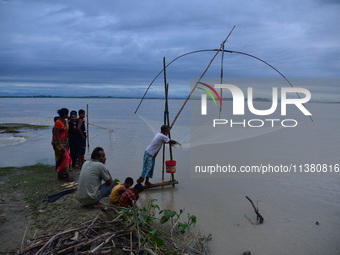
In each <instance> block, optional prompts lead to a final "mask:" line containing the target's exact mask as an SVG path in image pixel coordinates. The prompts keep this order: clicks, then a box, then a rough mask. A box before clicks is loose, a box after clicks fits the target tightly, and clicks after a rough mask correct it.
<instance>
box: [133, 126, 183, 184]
mask: <svg viewBox="0 0 340 255" xmlns="http://www.w3.org/2000/svg"><path fill="white" fill-rule="evenodd" d="M169 131H170V128H169V127H168V126H167V125H163V126H161V132H160V133H157V134H156V135H155V137H154V138H153V139H152V141H151V143H150V144H149V146H148V147H147V148H146V150H145V152H144V158H143V170H142V174H141V176H140V177H139V178H138V180H137V183H143V182H144V180H145V185H146V186H152V184H151V183H150V181H149V178H152V176H153V170H154V167H155V159H156V156H157V154H158V152H159V150H160V149H161V147H162V145H163V143H170V144H177V143H178V142H176V141H175V140H171V139H170V138H169V137H168V134H169Z"/></svg>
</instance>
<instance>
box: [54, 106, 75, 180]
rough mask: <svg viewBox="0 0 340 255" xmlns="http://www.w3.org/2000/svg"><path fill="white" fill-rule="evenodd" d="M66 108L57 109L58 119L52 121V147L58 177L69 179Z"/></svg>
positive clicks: (69, 157) (69, 163)
mask: <svg viewBox="0 0 340 255" xmlns="http://www.w3.org/2000/svg"><path fill="white" fill-rule="evenodd" d="M68 112H69V111H68V109H66V108H62V109H60V110H58V114H59V119H57V120H56V121H55V122H54V127H53V138H52V146H53V149H54V155H55V162H56V168H55V170H56V171H57V172H58V178H59V179H62V180H67V181H71V177H70V175H69V172H70V165H71V164H72V159H71V156H70V152H69V145H68V122H67V118H68Z"/></svg>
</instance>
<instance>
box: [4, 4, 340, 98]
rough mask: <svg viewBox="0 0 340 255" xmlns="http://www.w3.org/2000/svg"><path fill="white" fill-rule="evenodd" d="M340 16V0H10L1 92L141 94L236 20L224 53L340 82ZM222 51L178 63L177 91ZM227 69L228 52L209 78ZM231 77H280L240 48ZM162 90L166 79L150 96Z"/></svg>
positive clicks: (217, 40) (172, 77) (212, 45)
mask: <svg viewBox="0 0 340 255" xmlns="http://www.w3.org/2000/svg"><path fill="white" fill-rule="evenodd" d="M339 12H340V2H339V1H337V0H334V1H332V0H328V1H321V0H303V1H299V2H296V1H292V0H289V1H280V2H272V1H267V0H262V1H250V0H247V1H244V2H239V1H237V2H236V1H221V0H212V1H208V2H197V1H193V0H191V1H178V0H175V1H171V2H163V1H162V2H161V1H150V0H149V1H135V0H134V1H129V2H126V1H124V2H120V1H115V2H113V1H108V0H103V1H88V0H85V1H84V0H82V1H77V0H74V1H65V0H57V1H43V0H26V1H23V0H11V1H7V0H2V1H0V21H1V25H0V39H1V42H2V43H1V44H0V96H32V95H51V96H67V95H71V96H113V97H116V96H125V97H141V96H143V94H144V91H145V89H146V88H147V86H148V85H149V84H150V82H151V81H152V80H153V79H154V78H155V76H156V75H157V74H158V73H159V72H160V71H161V70H162V65H163V63H162V62H163V57H165V58H166V61H167V63H169V62H170V61H171V60H173V59H174V58H176V57H178V56H180V55H182V54H185V53H187V52H191V51H196V50H203V49H218V48H219V47H220V45H221V43H222V42H223V40H224V39H225V38H226V36H227V35H228V33H229V32H230V31H231V30H232V28H233V26H234V25H235V26H236V28H235V30H234V31H233V32H232V34H231V36H230V37H229V39H228V41H227V42H226V44H225V49H227V50H232V51H240V52H245V53H248V54H251V55H254V56H256V57H258V58H260V59H263V60H265V61H266V62H268V63H270V64H271V65H273V66H274V67H275V68H277V69H278V70H279V71H280V72H281V73H283V74H284V75H285V76H286V77H288V78H338V77H340V58H339V52H340V51H339V50H340V43H339V42H340V40H339V39H340V33H339V31H338V28H337V24H339V19H340V16H339V15H338V13H339ZM213 55H214V52H204V53H199V54H192V55H189V56H186V57H183V58H181V59H179V60H177V61H176V62H174V63H173V64H172V65H171V66H169V68H168V69H167V78H168V82H169V84H170V88H171V89H170V95H186V94H187V93H188V91H189V88H190V79H191V78H193V77H199V76H200V75H201V74H202V73H203V71H204V69H205V68H206V66H207V65H208V63H209V61H210V59H211V58H212V57H213ZM220 69H221V54H219V56H218V57H217V58H216V60H215V62H214V63H213V65H212V66H211V67H210V69H209V71H208V72H207V74H206V75H207V77H219V76H220ZM223 75H224V77H225V78H226V79H227V78H228V77H230V78H233V77H234V78H235V77H236V78H245V77H257V78H263V77H274V78H275V77H278V74H277V73H276V72H275V71H274V70H272V69H271V68H269V67H268V66H266V65H264V64H263V63H261V62H260V61H257V60H255V59H252V58H249V57H247V56H244V55H239V54H233V53H225V54H224V69H223ZM335 86H336V85H335ZM162 90H163V76H162V75H161V76H160V78H159V79H157V80H156V82H155V83H154V85H153V86H152V87H151V89H150V91H149V95H150V96H159V95H161V94H162V93H163V91H162ZM334 91H335V93H338V92H339V89H338V88H336V87H333V88H332V89H330V92H329V93H331V94H333V97H334ZM323 93H327V91H324V92H323ZM339 94H340V93H339ZM337 99H338V100H340V98H339V97H337ZM337 99H335V100H337Z"/></svg>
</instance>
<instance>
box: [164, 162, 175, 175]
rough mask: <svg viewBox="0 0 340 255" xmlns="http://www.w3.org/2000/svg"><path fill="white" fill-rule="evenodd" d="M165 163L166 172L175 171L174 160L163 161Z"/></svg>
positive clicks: (171, 172)
mask: <svg viewBox="0 0 340 255" xmlns="http://www.w3.org/2000/svg"><path fill="white" fill-rule="evenodd" d="M165 165H166V172H167V173H170V174H173V173H176V161H175V160H168V161H165Z"/></svg>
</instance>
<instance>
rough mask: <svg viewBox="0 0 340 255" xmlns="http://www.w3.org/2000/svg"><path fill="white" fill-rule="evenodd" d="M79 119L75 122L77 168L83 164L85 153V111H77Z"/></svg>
mask: <svg viewBox="0 0 340 255" xmlns="http://www.w3.org/2000/svg"><path fill="white" fill-rule="evenodd" d="M78 115H79V118H78V120H77V135H78V136H77V157H78V167H79V168H80V169H81V167H82V166H83V164H84V161H85V160H84V155H85V151H86V128H85V111H84V110H83V109H80V110H79V111H78Z"/></svg>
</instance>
